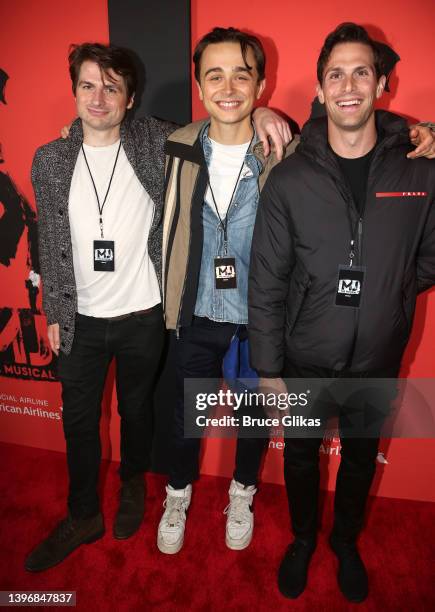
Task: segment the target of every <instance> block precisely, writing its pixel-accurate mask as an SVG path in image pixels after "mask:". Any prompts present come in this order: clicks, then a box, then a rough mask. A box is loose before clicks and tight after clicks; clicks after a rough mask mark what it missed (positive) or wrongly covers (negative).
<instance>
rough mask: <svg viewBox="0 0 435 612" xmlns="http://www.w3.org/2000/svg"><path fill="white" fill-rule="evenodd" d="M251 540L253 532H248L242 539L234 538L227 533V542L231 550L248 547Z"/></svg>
mask: <svg viewBox="0 0 435 612" xmlns="http://www.w3.org/2000/svg"><path fill="white" fill-rule="evenodd" d="M251 541H252V532H251V533H250V534H248V536H245V538H243V539H242V540H234V539H233V538H231V537H230V536H229V535H228V533H226V534H225V544H226V545H227V547H228V548H230V549H231V550H243V549H245V548H248V546H249V544H250V543H251Z"/></svg>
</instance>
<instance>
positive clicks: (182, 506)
mask: <svg viewBox="0 0 435 612" xmlns="http://www.w3.org/2000/svg"><path fill="white" fill-rule="evenodd" d="M163 508H165V509H166V512H165V515H166V524H167V525H169V526H170V527H177V526H178V525H179V524H180V522H181V521H182V519H184V517H185V515H186V500H185V499H184V497H173V496H168V497H167V498H166V499H165V501H164V502H163Z"/></svg>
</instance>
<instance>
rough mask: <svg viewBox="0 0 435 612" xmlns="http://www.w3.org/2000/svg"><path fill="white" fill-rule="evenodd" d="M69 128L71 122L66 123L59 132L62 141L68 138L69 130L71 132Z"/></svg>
mask: <svg viewBox="0 0 435 612" xmlns="http://www.w3.org/2000/svg"><path fill="white" fill-rule="evenodd" d="M71 126H72V121H71V123H68V125H64V126H63V128H62V129H61V130H60V135H61V137H62V138H63V139H65V138H68V136H69V133H70V130H71Z"/></svg>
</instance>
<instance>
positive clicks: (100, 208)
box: [82, 141, 121, 238]
mask: <svg viewBox="0 0 435 612" xmlns="http://www.w3.org/2000/svg"><path fill="white" fill-rule="evenodd" d="M120 150H121V141H119V147H118V150H117V152H116V157H115V163H114V164H113V170H112V174H111V175H110V181H109V185H108V187H107V191H106V195H105V196H104V200H103V204H100V198H99V197H98V192H97V188H96V186H95V181H94V177H93V176H92V172H91V169H90V167H89V164H88V160H87V158H86V153H85V149H84V147H83V144H82V151H83V157H84V158H85V162H86V165H87V167H88V170H89V176H90V177H91V181H92V185H93V186H94V191H95V196H96V198H97V206H98V212H99V215H100V232H101V238H104V232H103V208H104V205H105V203H106V200H107V196H108V195H109V191H110V186H111V184H112V179H113V175H114V174H115V168H116V164H117V162H118V156H119V151H120Z"/></svg>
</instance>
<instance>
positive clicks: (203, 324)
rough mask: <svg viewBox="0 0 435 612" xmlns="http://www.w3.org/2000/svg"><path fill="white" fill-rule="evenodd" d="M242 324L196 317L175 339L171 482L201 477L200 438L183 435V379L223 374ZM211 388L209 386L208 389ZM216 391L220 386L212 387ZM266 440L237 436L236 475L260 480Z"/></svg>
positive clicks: (181, 485)
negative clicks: (230, 347) (174, 394)
mask: <svg viewBox="0 0 435 612" xmlns="http://www.w3.org/2000/svg"><path fill="white" fill-rule="evenodd" d="M238 327H239V326H238V325H236V324H234V323H220V322H215V321H211V320H210V319H207V318H205V317H194V318H193V321H192V325H191V326H189V327H182V328H181V330H180V337H179V339H178V340H177V342H176V371H177V372H176V373H177V404H176V408H175V416H174V429H173V452H172V459H171V469H170V473H169V484H170V485H171V486H172V487H173V488H174V489H184V487H186V486H187V485H188V484H190V483H192V482H193V481H194V480H196V479H197V478H198V474H199V452H200V446H201V440H200V438H186V437H185V435H184V379H185V378H211V379H219V380H220V379H221V378H222V362H223V358H224V356H225V353H226V352H227V350H228V347H229V345H230V342H231V339H232V337H233V336H234V334H235V333H236V331H237V328H238ZM211 390H212V389H211V388H210V389H209V391H211ZM213 391H214V392H216V391H217V388H215V387H214V388H213ZM266 443H267V440H265V439H259V438H256V439H251V438H239V439H238V440H237V451H236V467H235V471H234V478H235V480H237V481H238V482H240V483H242V484H244V485H246V486H248V485H255V484H256V483H257V475H258V471H259V467H260V462H261V459H262V455H263V450H264V448H265V445H266Z"/></svg>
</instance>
